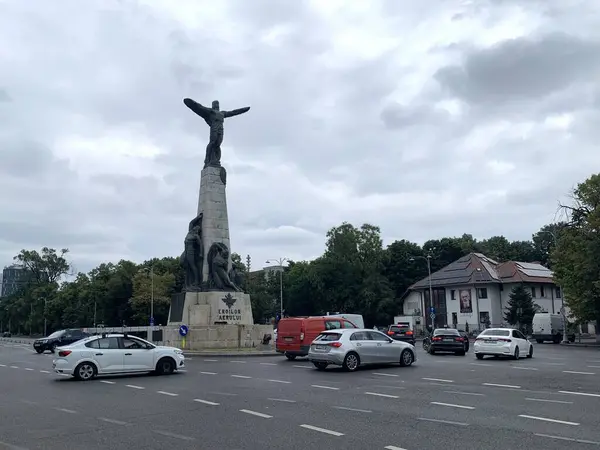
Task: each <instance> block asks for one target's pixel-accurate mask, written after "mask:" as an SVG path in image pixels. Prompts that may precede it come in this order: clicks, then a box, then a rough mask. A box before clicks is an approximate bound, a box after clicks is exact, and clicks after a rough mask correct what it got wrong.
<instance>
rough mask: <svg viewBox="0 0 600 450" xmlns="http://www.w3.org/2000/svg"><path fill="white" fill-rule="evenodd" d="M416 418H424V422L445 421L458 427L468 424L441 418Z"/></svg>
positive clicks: (422, 418)
mask: <svg viewBox="0 0 600 450" xmlns="http://www.w3.org/2000/svg"><path fill="white" fill-rule="evenodd" d="M417 420H425V421H426V422H436V423H447V424H449V425H458V426H460V427H466V426H468V425H469V424H468V423H464V422H453V421H451V420H441V419H428V418H426V417H417Z"/></svg>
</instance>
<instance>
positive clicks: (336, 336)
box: [315, 333, 342, 342]
mask: <svg viewBox="0 0 600 450" xmlns="http://www.w3.org/2000/svg"><path fill="white" fill-rule="evenodd" d="M341 337H342V335H341V334H340V333H321V334H320V335H318V336H317V338H316V339H315V341H325V342H333V341H339V340H340V338H341Z"/></svg>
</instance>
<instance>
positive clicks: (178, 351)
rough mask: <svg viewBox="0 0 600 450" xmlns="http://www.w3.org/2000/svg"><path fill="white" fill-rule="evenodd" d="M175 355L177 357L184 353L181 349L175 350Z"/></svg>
mask: <svg viewBox="0 0 600 450" xmlns="http://www.w3.org/2000/svg"><path fill="white" fill-rule="evenodd" d="M175 354H176V355H183V352H182V351H181V350H179V349H177V350H175Z"/></svg>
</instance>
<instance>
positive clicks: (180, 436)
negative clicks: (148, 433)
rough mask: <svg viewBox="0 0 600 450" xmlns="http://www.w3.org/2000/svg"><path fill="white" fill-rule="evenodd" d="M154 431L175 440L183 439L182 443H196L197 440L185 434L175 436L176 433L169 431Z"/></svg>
mask: <svg viewBox="0 0 600 450" xmlns="http://www.w3.org/2000/svg"><path fill="white" fill-rule="evenodd" d="M152 431H154V432H155V433H156V434H160V435H163V436H167V437H172V438H175V439H181V440H182V441H195V439H194V438H193V437H189V436H184V435H183V434H175V433H171V432H169V431H162V430H152Z"/></svg>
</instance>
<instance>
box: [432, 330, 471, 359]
mask: <svg viewBox="0 0 600 450" xmlns="http://www.w3.org/2000/svg"><path fill="white" fill-rule="evenodd" d="M436 352H452V353H454V354H455V355H460V356H464V355H465V353H466V349H465V338H464V337H463V336H462V335H461V334H460V333H459V332H458V330H456V329H454V328H437V329H435V330H433V336H432V338H431V345H430V346H429V353H430V354H432V355H433V354H435V353H436Z"/></svg>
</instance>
